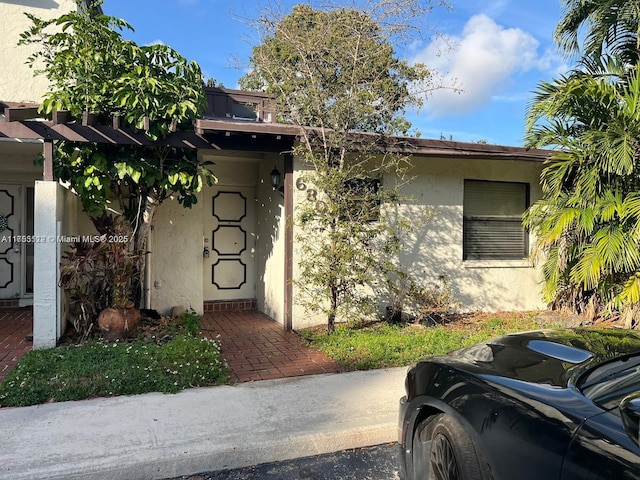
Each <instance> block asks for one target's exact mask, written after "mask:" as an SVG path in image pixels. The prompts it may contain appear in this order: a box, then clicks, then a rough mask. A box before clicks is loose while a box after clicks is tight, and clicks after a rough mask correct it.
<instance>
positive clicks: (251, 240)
mask: <svg viewBox="0 0 640 480" xmlns="http://www.w3.org/2000/svg"><path fill="white" fill-rule="evenodd" d="M207 192H208V194H207V193H205V195H206V196H205V198H206V199H207V200H205V201H206V202H208V205H207V204H205V207H204V247H205V252H206V253H205V258H204V262H203V264H204V286H203V288H204V292H203V293H204V300H205V301H212V300H240V299H253V298H255V266H254V256H255V189H254V188H252V187H214V188H210V189H208V190H207ZM207 255H208V256H207Z"/></svg>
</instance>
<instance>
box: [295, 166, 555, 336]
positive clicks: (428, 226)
mask: <svg viewBox="0 0 640 480" xmlns="http://www.w3.org/2000/svg"><path fill="white" fill-rule="evenodd" d="M413 165H414V168H413V170H412V171H411V174H410V175H411V177H412V178H413V179H412V180H411V182H409V183H408V184H407V185H405V186H404V187H403V189H402V193H403V195H404V196H406V197H407V198H409V199H410V200H409V201H407V202H406V203H405V204H403V205H401V206H400V207H399V210H398V214H399V215H402V216H403V217H405V218H406V217H409V218H410V219H411V223H412V224H413V225H414V227H415V230H414V232H413V234H412V235H411V236H410V237H408V238H407V239H406V241H405V243H404V249H403V253H402V255H401V263H402V265H403V266H405V268H407V269H408V270H409V271H410V273H411V274H412V275H413V276H414V277H415V278H417V279H421V280H422V281H423V282H424V285H425V286H428V285H430V284H434V283H437V282H441V281H442V279H444V280H445V281H446V283H447V285H448V286H449V287H450V288H451V290H452V293H453V300H455V301H456V302H458V303H459V306H460V309H461V310H463V311H473V310H483V311H500V310H532V309H541V308H544V307H545V305H544V303H543V302H542V300H541V296H540V291H541V284H540V275H539V272H538V271H537V270H536V269H534V268H533V267H531V266H530V265H529V263H528V261H527V260H524V259H523V260H515V261H514V260H509V261H463V200H464V181H465V179H474V180H491V181H504V182H518V183H527V184H529V192H530V202H531V203H533V202H534V201H535V200H536V199H538V198H540V195H541V192H540V186H539V178H540V171H541V169H542V165H541V164H540V163H534V162H525V161H512V160H477V159H437V158H426V157H416V158H414V159H413ZM305 169H306V166H305V165H304V164H303V163H301V162H299V161H297V162H296V165H295V171H296V173H295V177H294V180H295V179H297V178H299V177H300V176H301V175H303V174H304V170H305ZM391 181H392V179H385V180H384V181H383V188H384V183H387V182H391ZM294 194H295V202H296V204H299V203H300V202H305V201H308V200H307V192H306V191H299V190H295V191H294ZM425 211H429V212H430V213H431V217H430V219H429V220H427V221H426V222H424V221H423V219H424V213H425ZM294 238H295V239H296V241H297V242H300V241H304V239H305V234H304V232H300V231H299V229H296V231H295V235H294ZM310 240H311V241H312V239H310ZM532 244H533V238H532V237H530V239H529V245H530V246H531V245H532ZM299 255H300V251H299V249H298V248H295V250H294V278H296V279H297V278H299V275H300V271H299V268H298V266H297V265H298V261H299V258H300V257H299ZM300 295H301V290H300V289H299V287H297V286H296V287H294V306H293V327H294V328H295V329H300V328H304V327H307V326H312V325H318V324H322V323H325V322H326V319H325V318H324V317H322V316H320V315H317V314H312V313H310V312H307V311H305V310H304V308H303V307H302V306H301V305H300V303H299V302H297V301H296V300H299V298H300ZM380 300H381V304H384V303H385V301H384V299H380Z"/></svg>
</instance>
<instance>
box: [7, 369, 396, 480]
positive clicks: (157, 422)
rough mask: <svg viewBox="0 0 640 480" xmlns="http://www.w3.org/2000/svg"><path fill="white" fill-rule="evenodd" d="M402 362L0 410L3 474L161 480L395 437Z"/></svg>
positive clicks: (313, 453)
mask: <svg viewBox="0 0 640 480" xmlns="http://www.w3.org/2000/svg"><path fill="white" fill-rule="evenodd" d="M405 372H406V368H404V367H401V368H394V369H386V370H371V371H366V372H350V373H342V374H324V375H312V376H305V377H295V378H289V379H282V380H264V381H259V382H251V383H242V384H238V385H236V386H220V387H212V388H200V389H192V390H185V391H183V392H180V393H178V394H175V395H164V394H160V393H152V394H146V395H138V396H132V397H114V398H105V399H95V400H86V401H81V402H64V403H54V404H46V405H38V406H33V407H23V408H7V409H0V479H12V480H19V479H36V478H37V479H40V480H42V479H63V478H64V479H74V478H83V479H85V478H89V479H93V478H95V479H127V480H133V479H145V480H146V479H158V478H169V477H177V476H180V475H188V474H193V473H198V472H205V471H216V470H222V469H226V468H236V467H243V466H249V465H256V464H259V463H264V462H271V461H279V460H286V459H290V458H297V457H303V456H309V455H316V454H320V453H328V452H335V451H339V450H342V449H345V448H356V447H362V446H369V445H377V444H381V443H386V442H393V441H396V440H397V418H398V400H399V399H400V397H401V396H402V395H403V394H404V377H405Z"/></svg>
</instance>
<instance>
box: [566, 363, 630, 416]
mask: <svg viewBox="0 0 640 480" xmlns="http://www.w3.org/2000/svg"><path fill="white" fill-rule="evenodd" d="M577 387H578V389H579V390H580V391H581V392H582V394H583V395H584V396H585V397H587V398H589V399H590V400H592V401H593V402H594V403H596V404H598V405H600V406H601V407H602V408H604V409H607V410H609V409H612V408H616V407H617V406H618V404H619V403H620V401H621V400H622V399H623V398H624V397H626V396H627V395H629V394H631V393H634V392H636V391H640V354H636V355H629V356H625V357H621V358H617V359H615V360H612V361H610V362H607V363H604V364H601V365H598V366H597V367H595V368H593V369H592V370H590V371H588V372H587V373H585V374H584V375H583V376H582V377H580V379H579V380H578V383H577Z"/></svg>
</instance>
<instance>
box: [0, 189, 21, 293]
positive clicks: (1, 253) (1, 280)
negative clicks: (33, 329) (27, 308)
mask: <svg viewBox="0 0 640 480" xmlns="http://www.w3.org/2000/svg"><path fill="white" fill-rule="evenodd" d="M21 207H22V197H21V195H20V187H19V186H17V185H0V299H10V298H16V297H19V296H20V285H21V270H22V257H21V253H20V252H21V248H22V246H23V245H22V243H20V242H19V241H16V238H15V237H16V236H20V235H21V234H22V232H21V229H20V223H21V219H22V208H21Z"/></svg>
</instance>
